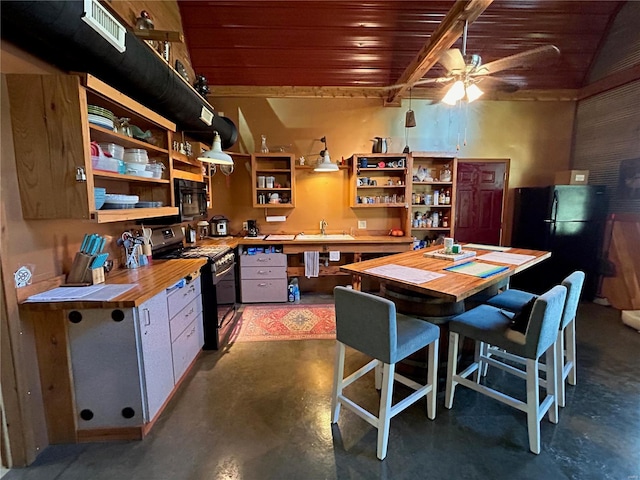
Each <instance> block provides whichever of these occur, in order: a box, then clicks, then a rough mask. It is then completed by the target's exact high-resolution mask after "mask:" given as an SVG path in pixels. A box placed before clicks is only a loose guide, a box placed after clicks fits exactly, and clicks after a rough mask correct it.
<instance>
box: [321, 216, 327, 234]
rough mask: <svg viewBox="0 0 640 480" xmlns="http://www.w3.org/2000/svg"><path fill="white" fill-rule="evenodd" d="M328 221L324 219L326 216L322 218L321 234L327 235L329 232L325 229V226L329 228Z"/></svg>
mask: <svg viewBox="0 0 640 480" xmlns="http://www.w3.org/2000/svg"><path fill="white" fill-rule="evenodd" d="M327 225H328V224H327V222H326V221H325V220H324V218H323V219H322V220H320V234H322V235H326V234H327V232H326V231H325V228H327Z"/></svg>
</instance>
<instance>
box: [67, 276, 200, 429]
mask: <svg viewBox="0 0 640 480" xmlns="http://www.w3.org/2000/svg"><path fill="white" fill-rule="evenodd" d="M200 292H201V290H200V277H196V278H195V279H193V280H192V281H191V282H190V283H187V284H186V285H185V287H183V288H178V289H176V290H174V291H171V292H170V293H167V291H165V290H163V291H161V292H160V293H158V294H157V295H155V296H154V297H152V298H150V299H149V300H147V301H146V302H144V303H143V304H141V305H140V306H139V307H137V308H122V309H119V308H115V309H105V308H89V309H79V310H69V311H66V319H67V321H68V335H69V350H70V358H71V368H72V378H73V389H74V395H75V404H76V405H75V406H76V409H75V410H76V414H77V416H78V418H77V425H78V430H79V431H82V430H95V429H104V428H122V427H139V426H142V425H144V424H146V423H148V422H150V421H152V420H153V419H154V417H155V416H156V415H157V414H158V413H159V412H160V409H161V408H162V406H163V405H164V403H165V402H166V400H167V398H169V396H170V395H171V393H172V392H173V390H174V388H175V385H176V384H177V383H178V381H179V380H180V378H181V377H182V376H183V375H184V373H185V371H186V370H187V368H188V366H189V365H190V364H191V363H192V362H193V360H194V359H195V357H196V356H197V355H198V352H199V351H200V349H201V348H202V345H203V344H204V335H203V326H202V299H201V296H200ZM171 314H173V315H172V316H171Z"/></svg>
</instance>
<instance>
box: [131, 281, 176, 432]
mask: <svg viewBox="0 0 640 480" xmlns="http://www.w3.org/2000/svg"><path fill="white" fill-rule="evenodd" d="M137 316H138V324H139V326H140V346H141V351H142V362H141V363H142V375H143V382H142V384H143V386H144V390H145V396H146V407H147V408H146V410H147V411H146V413H147V418H146V420H147V421H151V420H152V419H153V417H154V416H155V415H156V413H158V410H160V407H161V406H162V404H163V403H164V401H165V400H166V399H167V397H168V396H169V394H170V393H171V390H172V389H173V386H174V380H173V360H172V357H171V335H170V333H169V312H168V308H167V294H166V292H165V291H164V290H163V291H162V292H161V293H159V294H157V295H156V296H155V297H153V298H151V299H149V300H147V301H146V302H144V303H143V304H142V305H140V307H138V309H137Z"/></svg>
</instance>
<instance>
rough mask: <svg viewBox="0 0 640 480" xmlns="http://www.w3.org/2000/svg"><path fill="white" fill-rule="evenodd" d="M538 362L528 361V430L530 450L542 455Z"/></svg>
mask: <svg viewBox="0 0 640 480" xmlns="http://www.w3.org/2000/svg"><path fill="white" fill-rule="evenodd" d="M538 373H539V372H538V360H531V359H529V358H528V359H527V430H528V431H529V449H530V450H531V451H532V452H533V453H536V454H537V453H540V420H539V419H538V408H539V406H540V394H539V393H538Z"/></svg>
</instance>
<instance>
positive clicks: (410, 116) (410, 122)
mask: <svg viewBox="0 0 640 480" xmlns="http://www.w3.org/2000/svg"><path fill="white" fill-rule="evenodd" d="M412 90H413V89H412V88H411V89H409V110H407V114H406V115H405V117H404V128H412V127H415V126H416V114H415V113H414V112H413V110H411V91H412Z"/></svg>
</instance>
